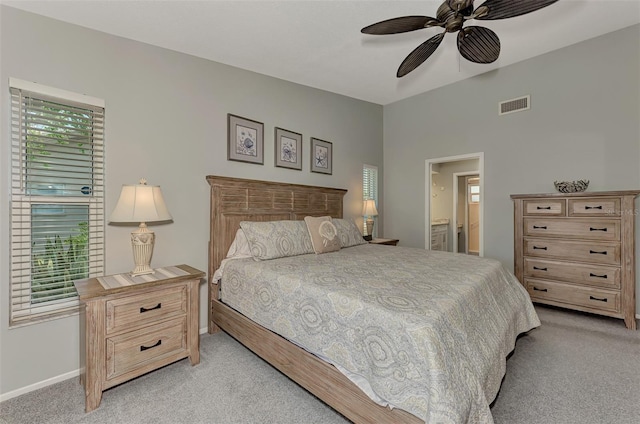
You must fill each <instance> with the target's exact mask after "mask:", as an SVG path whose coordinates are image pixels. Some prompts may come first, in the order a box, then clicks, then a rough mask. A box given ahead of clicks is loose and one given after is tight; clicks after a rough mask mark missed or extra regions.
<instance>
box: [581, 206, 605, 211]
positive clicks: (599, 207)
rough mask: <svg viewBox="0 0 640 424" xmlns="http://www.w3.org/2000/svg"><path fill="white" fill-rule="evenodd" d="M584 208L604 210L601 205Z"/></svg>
mask: <svg viewBox="0 0 640 424" xmlns="http://www.w3.org/2000/svg"><path fill="white" fill-rule="evenodd" d="M584 208H585V209H600V210H602V205H600V206H585V207H584Z"/></svg>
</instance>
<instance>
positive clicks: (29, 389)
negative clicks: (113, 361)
mask: <svg viewBox="0 0 640 424" xmlns="http://www.w3.org/2000/svg"><path fill="white" fill-rule="evenodd" d="M79 375H80V370H79V369H77V370H75V371H69V372H67V373H64V374H60V375H58V376H56V377H52V378H48V379H46V380H42V381H39V382H37V383H34V384H30V385H28V386H25V387H22V388H20V389H17V390H14V391H11V392H8V393H3V394H0V402H4V401H5V400H9V399H11V398H14V397H18V396H20V395H24V394H25V393H29V392H33V391H34V390H38V389H42V388H43V387H47V386H51V385H52V384H56V383H60V382H61V381H65V380H68V379H70V378H73V377H78V376H79ZM78 384H80V383H78Z"/></svg>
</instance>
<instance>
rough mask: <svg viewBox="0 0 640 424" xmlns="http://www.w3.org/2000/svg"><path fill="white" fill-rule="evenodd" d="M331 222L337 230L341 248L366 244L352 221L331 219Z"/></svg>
mask: <svg viewBox="0 0 640 424" xmlns="http://www.w3.org/2000/svg"><path fill="white" fill-rule="evenodd" d="M331 222H332V223H333V225H335V226H336V229H337V230H338V238H339V239H340V244H342V247H351V246H358V245H360V244H367V241H366V240H365V239H364V238H362V233H360V230H359V229H358V226H357V225H356V223H355V222H353V220H352V219H332V220H331Z"/></svg>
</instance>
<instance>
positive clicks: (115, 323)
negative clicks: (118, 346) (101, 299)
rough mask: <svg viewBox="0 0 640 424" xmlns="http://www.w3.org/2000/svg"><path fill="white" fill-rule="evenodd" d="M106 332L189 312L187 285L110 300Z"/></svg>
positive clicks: (108, 302) (131, 327)
mask: <svg viewBox="0 0 640 424" xmlns="http://www.w3.org/2000/svg"><path fill="white" fill-rule="evenodd" d="M106 312H107V334H113V333H116V332H118V331H121V330H124V329H133V328H136V327H140V326H143V325H145V324H147V323H151V322H155V321H157V320H158V319H166V318H170V317H172V316H178V315H183V314H186V313H187V287H186V286H184V285H183V286H179V287H172V288H168V289H164V290H155V291H152V292H149V293H141V294H138V295H133V296H131V295H129V296H126V297H121V298H118V299H114V300H108V301H107V304H106Z"/></svg>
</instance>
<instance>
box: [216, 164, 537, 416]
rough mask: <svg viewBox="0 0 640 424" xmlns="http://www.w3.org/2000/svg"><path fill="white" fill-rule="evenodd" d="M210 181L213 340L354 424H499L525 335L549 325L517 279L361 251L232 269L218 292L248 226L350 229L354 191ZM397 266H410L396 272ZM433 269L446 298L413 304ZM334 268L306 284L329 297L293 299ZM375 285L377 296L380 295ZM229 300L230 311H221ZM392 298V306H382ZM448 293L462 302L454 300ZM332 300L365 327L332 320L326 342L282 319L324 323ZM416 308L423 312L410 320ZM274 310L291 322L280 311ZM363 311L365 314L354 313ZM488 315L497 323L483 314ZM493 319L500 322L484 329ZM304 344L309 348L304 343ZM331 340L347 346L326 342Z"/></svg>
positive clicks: (390, 252) (433, 287)
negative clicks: (307, 223)
mask: <svg viewBox="0 0 640 424" xmlns="http://www.w3.org/2000/svg"><path fill="white" fill-rule="evenodd" d="M207 181H208V182H209V184H210V187H211V228H210V231H211V232H210V244H209V269H208V271H209V273H208V275H209V277H208V278H209V282H208V283H209V305H210V307H209V332H210V333H213V332H216V331H219V330H220V329H222V330H224V331H225V332H227V333H228V334H230V335H231V336H233V337H234V338H236V339H237V340H238V341H240V342H241V343H242V344H243V345H245V346H246V347H247V348H249V349H250V350H252V351H253V352H255V353H256V354H257V355H259V356H260V357H262V358H263V359H265V360H266V361H267V362H269V363H270V364H272V365H273V366H274V367H276V368H277V369H279V370H280V371H281V372H283V373H284V374H286V375H287V376H289V377H290V378H291V379H293V380H294V381H296V382H297V383H298V384H300V385H301V386H302V387H304V388H306V389H307V390H309V391H310V392H311V393H313V394H314V395H316V396H317V397H319V398H320V399H322V400H323V401H324V402H326V403H327V404H328V405H329V406H331V407H333V408H334V409H336V410H337V411H338V412H340V413H341V414H343V415H344V416H345V417H347V418H348V419H350V420H351V421H353V422H356V423H365V422H371V423H419V422H425V421H427V422H436V421H437V422H487V423H490V422H492V417H491V413H490V410H489V403H490V402H492V401H493V399H494V398H495V396H496V395H497V392H498V389H499V386H500V382H501V379H502V377H503V375H504V372H505V364H506V356H507V354H508V353H509V352H510V351H511V350H512V349H513V347H514V346H515V339H516V337H517V335H518V334H520V333H522V332H526V331H528V330H530V329H531V328H533V327H536V326H538V325H539V324H540V323H539V321H538V319H537V316H536V315H535V311H534V310H533V307H532V305H531V302H530V300H529V299H528V296H527V295H526V292H524V289H523V288H522V287H521V286H520V285H519V283H517V280H515V278H514V277H513V275H512V274H510V273H508V272H507V271H505V270H504V269H503V268H502V266H501V265H497V263H496V262H495V261H491V260H486V259H483V258H476V257H470V256H463V255H453V254H448V253H442V252H430V251H425V250H423V249H410V248H398V247H389V246H375V245H369V244H362V245H357V246H353V247H349V248H347V249H342V250H341V251H337V252H331V253H323V254H322V255H315V254H309V255H301V256H298V257H285V258H279V259H275V260H265V261H259V262H258V261H254V260H253V259H251V258H248V259H243V260H238V261H229V263H228V264H227V265H226V269H225V274H224V275H225V277H224V278H223V281H222V283H221V285H220V284H219V282H218V280H217V279H214V278H213V276H214V274H215V271H216V270H217V269H218V268H219V267H220V265H221V263H222V261H223V259H224V258H225V256H226V255H227V252H228V250H229V247H230V246H231V244H232V242H233V240H234V238H235V236H236V232H237V230H238V228H240V225H241V222H248V221H250V222H258V223H259V222H267V221H295V220H302V219H304V217H306V216H315V217H320V216H331V217H333V218H341V217H342V206H343V205H342V199H343V197H344V195H345V194H346V191H345V190H342V189H335V188H327V187H313V186H303V185H296V184H285V183H276V182H266V181H257V180H245V179H237V178H229V177H219V176H208V177H207ZM243 225H246V224H243ZM343 251H344V252H343ZM425 255H426V256H425ZM425 258H427V259H425ZM243 261H244V262H243ZM340 261H345V262H344V263H343V262H340ZM358 261H360V262H359V265H358V264H356V263H357V262H358ZM398 261H403V264H404V265H403V266H402V267H398V266H397V263H398ZM423 262H428V263H429V264H430V265H429V266H430V267H431V268H429V271H428V272H424V273H425V274H429V275H430V276H431V278H432V281H430V282H428V283H425V284H427V285H429V288H428V290H427V291H429V292H432V293H440V294H441V295H442V296H440V295H438V296H435V297H434V298H424V299H423V298H422V297H421V296H415V299H414V298H413V296H412V295H411V294H412V293H413V291H414V290H417V291H420V290H422V289H421V286H420V285H419V284H417V283H415V281H416V279H415V278H414V277H412V275H411V274H410V271H411V270H412V269H413V270H414V271H416V270H418V269H419V268H417V267H419V266H421V263H423ZM394 265H395V266H394ZM376 266H377V268H375V267H376ZM328 268H334V269H341V270H342V271H341V272H340V273H339V274H329V273H325V275H324V276H322V271H320V273H319V274H318V275H319V277H317V278H315V279H314V278H308V279H309V281H310V282H313V281H315V283H316V284H315V286H313V287H312V289H311V290H327V291H326V292H325V291H323V292H312V294H311V295H310V294H309V293H306V294H304V293H298V292H297V290H293V289H292V287H294V286H295V287H297V286H298V285H299V284H298V282H297V281H296V278H298V279H299V280H302V279H300V278H299V277H300V275H305V276H310V275H313V273H314V272H317V271H318V270H322V269H324V270H326V269H328ZM467 269H474V271H473V273H470V274H473V275H476V276H479V278H480V277H482V278H484V277H485V276H491V278H487V280H488V281H489V283H488V284H489V285H493V286H495V287H493V288H484V287H482V288H481V289H479V288H478V287H476V286H474V285H469V284H468V283H465V282H463V281H462V280H468V279H469V278H468V277H469V276H468V275H467V274H468V272H467V271H466V270H467ZM288 270H291V272H287V271H288ZM345 270H346V271H347V272H346V274H345ZM349 270H350V271H349ZM416 272H418V273H419V272H420V271H416ZM272 273H275V274H272ZM439 273H442V276H441V277H440V280H443V279H445V278H447V279H449V281H450V283H449V284H448V285H447V287H445V286H444V285H440V286H438V284H437V279H438V277H437V276H438V275H439ZM367 274H369V275H368V277H367ZM494 274H496V275H497V277H495V276H494ZM296 275H297V276H298V277H296ZM332 275H333V276H334V277H331V276H332ZM250 276H254V277H255V276H258V277H259V278H262V280H260V282H261V283H269V284H271V283H273V284H274V285H273V286H270V287H269V288H267V289H265V290H266V292H268V293H269V295H268V296H267V300H268V301H267V302H266V303H268V304H269V305H270V307H269V308H263V307H262V305H258V306H257V307H256V306H251V303H250V302H249V298H250V297H251V296H250V293H251V292H252V290H253V287H254V284H253V283H250V284H244V283H243V281H244V280H246V279H247V278H249V277H250ZM327 276H328V277H327ZM498 277H499V278H498ZM366 278H370V279H369V280H366ZM360 279H365V280H363V281H364V282H363V283H362V284H365V285H366V288H367V290H369V291H368V292H367V293H365V294H362V293H361V292H356V291H354V290H356V288H357V287H356V286H359V285H362V284H361V283H359V282H358V281H359V280H360ZM457 280H460V281H459V282H458V281H457ZM494 280H495V281H497V280H504V281H507V282H506V283H505V282H494ZM225 281H227V283H225ZM318 282H319V283H318ZM243 284H244V285H243ZM305 285H306V282H305ZM371 285H375V286H378V287H375V289H376V290H377V291H375V290H374V288H372V287H371ZM255 286H256V287H257V285H255ZM221 287H222V288H221ZM352 289H353V290H352ZM224 290H226V293H224V295H225V296H226V297H225V298H224V299H223V300H224V302H223V301H222V300H220V299H221V294H222V292H223V291H224ZM265 290H262V292H261V293H258V294H257V297H259V296H261V295H262V296H263V299H262V301H263V303H265V302H264V301H265V298H264V297H265ZM358 290H360V289H359V288H358ZM256 291H260V290H258V289H256ZM391 291H393V293H392V294H391V295H389V296H386V295H382V296H381V295H380V294H381V293H382V294H384V293H390V292H391ZM447 291H450V292H451V293H454V294H451V295H448V294H447V293H446V292H447ZM505 291H507V292H510V293H512V294H510V295H509V297H507V298H505V299H506V300H504V299H503V298H502V297H501V296H503V295H502V294H500V292H505ZM233 292H235V297H234V296H233ZM277 292H279V293H283V292H286V296H287V297H286V298H281V299H279V300H277V299H276V298H275V297H274V299H271V297H270V296H271V294H274V293H277ZM461 296H466V297H461ZM328 298H331V299H334V300H335V303H336V304H338V305H339V308H338V309H340V308H343V309H344V310H345V311H346V312H345V314H344V315H354V316H356V315H357V317H358V319H360V320H361V321H362V322H360V323H355V324H353V327H350V325H351V324H349V322H346V321H344V322H343V320H340V319H337V320H336V319H331V318H329V319H325V320H324V322H325V323H327V322H330V325H328V327H327V326H325V327H326V328H324V329H320V330H319V329H318V328H311V327H313V325H309V323H308V322H307V323H304V322H302V323H296V322H295V321H294V320H289V319H283V318H282V317H283V316H285V314H284V309H286V308H291V307H292V305H294V304H295V305H298V306H300V308H301V309H300V310H303V309H304V308H306V311H307V312H304V313H311V316H316V315H318V314H324V313H325V312H326V311H324V310H323V309H322V306H318V305H313V307H310V306H309V303H314V304H315V303H316V300H320V299H325V300H326V299H328ZM455 298H460V299H466V300H464V301H463V302H462V304H463V305H464V307H460V306H459V304H460V301H459V300H456V301H455V302H454V301H453V300H452V299H455ZM336 299H337V300H336ZM272 300H273V301H272ZM309 301H310V302H309ZM353 302H356V303H357V302H361V303H362V305H360V307H356V308H355V309H354V308H353V305H349V304H350V303H353ZM325 303H326V302H325ZM408 303H411V305H410V306H411V307H412V308H413V309H411V310H404V309H403V308H406V307H407V304H408ZM474 303H475V306H474V305H473V304H474ZM511 303H513V304H511ZM276 304H277V305H279V306H278V308H282V309H283V314H279V313H278V309H277V308H276V309H274V308H273V307H272V306H273V305H276ZM503 304H509V305H508V306H504V305H503ZM340 305H342V306H340ZM456 305H458V306H456ZM243 308H244V309H243ZM356 309H357V310H358V311H359V312H358V314H354V313H352V311H353V310H356ZM237 310H242V311H243V313H240V312H237ZM440 310H442V311H446V312H442V313H440V312H439V311H440ZM485 310H486V311H492V310H496V311H499V312H496V313H492V314H488V313H487V314H485ZM309 311H310V312H309ZM416 311H418V312H419V313H418V314H416ZM420 311H427V312H425V313H424V314H423V313H422V312H420ZM483 315H490V317H489V318H487V319H486V320H485V318H484V317H483ZM345 322H346V323H345ZM340 325H342V326H343V327H340ZM374 327H376V328H382V327H384V331H383V333H380V334H374V335H367V334H364V333H367V331H368V329H369V328H374ZM488 329H490V330H488ZM272 330H273V331H272ZM462 330H464V331H462ZM358 331H360V333H362V334H360V335H359V334H358ZM313 333H316V335H315V336H314V335H313ZM418 333H432V334H430V335H429V337H431V336H432V335H433V334H435V335H436V338H435V340H436V341H435V343H433V342H429V343H425V342H423V340H422V338H421V337H423V335H422V334H418ZM296 334H297V335H298V336H300V337H299V338H296ZM332 334H333V335H334V336H336V337H337V336H340V335H342V336H343V337H342V338H341V339H336V338H335V337H334V336H332V337H331V338H330V339H328V338H327V337H328V336H329V335H332ZM359 336H361V337H360V339H359V338H358V337H359ZM366 337H369V339H371V340H375V342H374V343H371V346H375V348H373V349H371V348H368V347H367V346H365V347H364V348H362V346H363V344H366V343H369V342H362V340H363V338H366ZM289 339H292V340H294V341H295V343H293V342H291V341H289ZM467 339H470V340H471V339H473V342H472V341H467ZM484 339H486V341H483V340H484ZM358 340H360V341H358ZM350 343H351V344H350ZM354 343H355V344H354ZM358 343H360V344H358ZM439 345H442V346H439ZM444 345H451V346H454V348H453V350H451V347H450V346H449V347H448V349H450V350H449V351H447V350H446V349H445V348H446V346H444ZM467 345H468V346H467ZM456 346H457V347H456ZM469 346H472V348H470V347H469ZM356 351H361V352H360V353H358V352H356ZM310 352H314V353H310ZM434 352H435V353H434ZM361 354H364V355H365V356H366V355H367V354H368V355H369V357H372V358H373V363H374V365H376V364H375V362H376V360H377V361H378V362H385V364H383V365H384V366H382V367H377V365H376V366H374V368H376V369H374V370H373V371H371V370H368V369H367V367H366V364H365V365H363V362H367V358H365V359H364V360H363V359H362V356H351V355H361ZM416 357H418V358H430V359H429V360H430V361H431V362H429V364H431V365H429V364H427V366H423V365H420V366H417V365H416V363H417V361H419V360H420V359H417V360H416V359H414V358H416ZM434 358H435V359H434ZM478 358H480V359H478ZM434 361H435V362H434ZM354 364H355V365H354ZM487 364H488V365H487ZM378 365H379V364H378ZM374 374H375V375H374ZM467 375H469V376H471V377H466V376H467ZM359 377H362V378H359ZM363 378H364V382H363ZM378 395H381V396H378ZM396 395H398V396H396ZM372 398H375V399H376V401H374V400H372ZM389 404H390V405H391V406H395V408H391V407H390V406H389ZM407 411H411V412H407Z"/></svg>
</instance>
